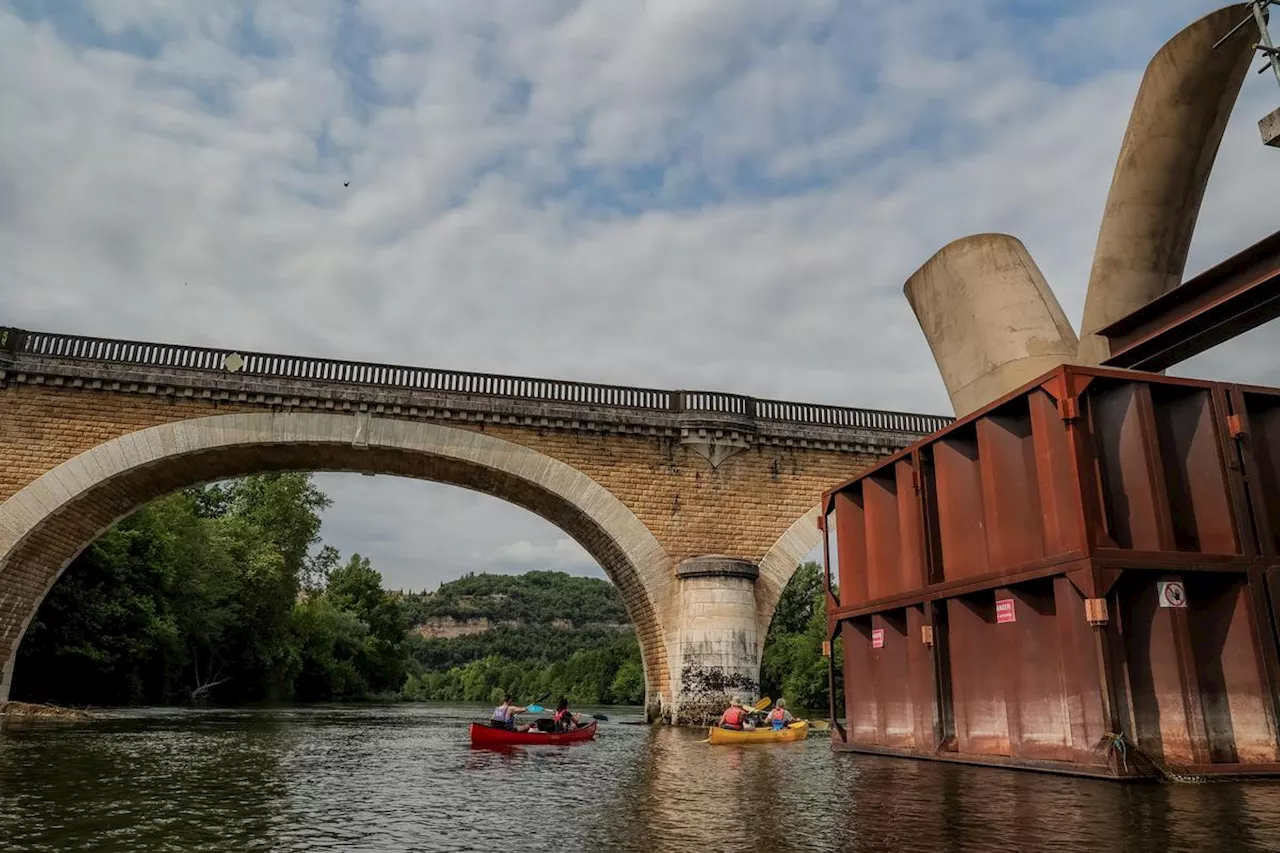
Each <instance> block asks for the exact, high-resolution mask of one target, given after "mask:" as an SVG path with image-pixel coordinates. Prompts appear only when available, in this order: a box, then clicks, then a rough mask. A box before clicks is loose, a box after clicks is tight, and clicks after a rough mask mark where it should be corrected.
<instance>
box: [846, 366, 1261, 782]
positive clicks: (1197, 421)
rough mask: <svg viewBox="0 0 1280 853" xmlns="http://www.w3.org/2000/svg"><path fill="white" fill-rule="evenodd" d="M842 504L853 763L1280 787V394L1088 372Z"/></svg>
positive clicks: (922, 450)
mask: <svg viewBox="0 0 1280 853" xmlns="http://www.w3.org/2000/svg"><path fill="white" fill-rule="evenodd" d="M824 507H825V509H826V511H828V512H833V514H832V515H831V516H830V517H829V523H828V526H833V527H834V530H832V531H828V532H829V536H828V538H827V560H828V565H829V566H830V564H831V561H832V555H831V553H830V552H831V551H832V550H834V551H835V552H836V554H835V556H836V557H837V558H838V559H837V561H838V572H837V573H836V574H835V576H834V577H832V578H831V580H832V581H833V582H836V581H838V583H836V584H835V588H834V590H832V591H831V596H830V599H829V605H830V608H831V609H830V610H829V611H828V612H829V614H830V615H829V629H830V632H831V634H832V635H833V636H839V637H840V641H841V644H842V646H843V657H844V666H843V671H842V673H841V674H842V675H843V679H842V680H843V685H844V688H843V696H842V698H843V700H844V705H845V718H846V719H845V726H844V727H843V728H838V729H833V731H834V734H833V743H834V744H835V745H836V746H837V747H839V748H847V749H854V750H861V751H868V752H880V753H889V754H901V755H911V756H917V757H929V758H938V759H944V760H954V761H966V762H976V763H986V764H1002V765H1012V766H1020V767H1033V768H1038V769H1048V770H1058V771H1063V772H1070V773H1087V774H1092V775H1099V776H1108V777H1129V776H1135V775H1138V776H1140V775H1146V774H1149V773H1152V772H1156V771H1155V769H1154V768H1155V767H1156V766H1162V767H1168V768H1177V769H1179V770H1180V772H1193V773H1215V774H1224V773H1225V774H1266V773H1280V735H1278V732H1280V726H1278V724H1277V720H1278V719H1280V644H1278V642H1277V637H1278V631H1280V625H1277V623H1276V614H1277V613H1280V389H1274V388H1243V387H1237V386H1232V385H1225V384H1222V383H1213V382H1203V381H1197V380H1188V379H1175V378H1171V377H1165V376H1160V375H1157V374H1147V373H1135V372H1131V371H1120V370H1112V369H1107V368H1081V367H1072V366H1064V367H1062V368H1058V369H1057V370H1055V371H1053V372H1051V373H1049V374H1047V375H1045V376H1043V377H1041V378H1039V379H1037V380H1035V381H1034V382H1032V383H1030V384H1029V385H1027V386H1025V387H1024V388H1022V389H1020V390H1019V391H1017V392H1015V393H1013V394H1011V395H1009V396H1007V397H1004V398H1002V399H1001V400H998V401H996V402H995V403H993V404H991V405H990V406H988V407H986V408H984V409H982V410H980V411H978V412H975V413H973V414H971V415H969V416H967V417H965V418H962V419H961V420H959V421H957V422H956V423H955V424H953V425H952V426H951V427H949V428H948V429H946V430H944V431H941V432H938V433H935V434H934V435H932V436H930V437H929V438H927V439H924V440H923V441H921V442H919V443H918V444H916V445H914V446H912V447H911V448H908V449H907V450H904V451H902V452H900V453H899V454H897V455H896V456H894V457H891V458H889V459H887V460H886V461H885V462H883V463H882V464H880V465H879V466H877V467H876V468H874V469H871V470H870V471H867V472H865V473H863V474H862V475H861V476H859V477H858V478H856V479H854V480H851V481H849V482H847V483H845V484H842V485H841V486H839V487H837V488H835V489H833V490H831V491H830V492H828V493H827V494H826V495H825V496H824ZM831 520H834V524H833V525H832V524H831V523H830V521H831ZM830 534H834V535H830ZM829 572H830V569H829ZM1170 584H1172V585H1173V586H1169V585H1170ZM1170 605H1174V606H1170ZM1176 605H1185V606H1176ZM873 636H874V637H876V641H875V642H873V640H872V638H873ZM926 637H927V638H928V641H927V642H926V640H925V638H926ZM834 681H835V679H833V683H834ZM833 698H834V692H833ZM833 715H834V708H833ZM1118 736H1123V742H1124V748H1123V750H1121V749H1120V748H1119V744H1120V741H1119V739H1118Z"/></svg>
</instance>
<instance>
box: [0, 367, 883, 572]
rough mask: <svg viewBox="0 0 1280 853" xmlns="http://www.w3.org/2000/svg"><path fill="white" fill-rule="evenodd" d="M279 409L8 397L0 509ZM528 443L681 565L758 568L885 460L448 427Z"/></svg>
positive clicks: (0, 401) (39, 391) (3, 401)
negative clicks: (68, 466)
mask: <svg viewBox="0 0 1280 853" xmlns="http://www.w3.org/2000/svg"><path fill="white" fill-rule="evenodd" d="M272 408H275V409H277V410H280V409H281V408H282V407H278V406H277V407H270V406H260V405H258V406H255V405H253V404H244V403H232V404H228V403H218V402H211V401H200V400H180V399H174V398H168V397H162V396H152V395H143V394H124V393H120V392H109V391H93V390H84V389H69V388H51V387H40V386H23V385H10V386H9V387H7V388H3V389H0V412H3V417H0V501H3V500H6V499H8V498H9V497H11V496H12V495H13V494H15V493H16V492H17V491H18V490H19V489H21V488H22V487H23V486H25V485H27V484H28V483H30V482H31V481H32V480H34V479H35V478H36V477H38V476H40V475H41V474H43V473H44V472H45V471H48V470H49V469H51V468H53V467H55V466H57V465H58V464H60V463H62V462H63V461H65V460H67V459H70V458H71V457H73V456H75V455H77V454H79V453H81V452H83V451H85V450H88V449H90V448H92V447H94V446H96V445H98V444H101V443H103V442H105V441H109V440H111V439H113V438H117V437H119V436H121V435H124V434H125V433H129V432H133V431H136V430H139V429H144V428H146V427H150V426H156V425H159V424H162V423H168V422H171V421H177V420H184V419H188V418H197V417H206V416H209V415H217V414H230V413H235V412H247V411H264V410H271V409H272ZM441 422H442V423H447V424H448V425H449V426H452V427H455V428H459V429H473V430H478V431H480V432H484V433H488V434H490V435H494V436H496V437H499V438H503V439H506V440H508V441H512V442H515V443H517V444H522V445H524V446H526V447H529V448H531V449H534V450H537V451H539V452H541V453H545V454H547V455H548V456H551V457H553V458H556V459H559V460H561V461H562V462H565V463H566V464H569V465H572V466H573V467H575V468H577V469H578V470H580V471H582V472H583V473H584V474H586V475H587V476H589V477H591V478H592V479H593V480H595V481H596V482H598V483H600V484H601V485H602V486H604V487H605V488H606V489H608V490H609V491H611V492H612V493H613V494H614V495H616V496H617V497H618V499H619V500H621V501H622V502H623V503H624V504H626V505H627V506H628V507H629V508H630V509H631V510H632V511H633V512H635V514H636V515H637V516H638V517H639V518H640V519H641V521H643V522H644V523H645V524H646V525H647V526H648V527H649V529H650V530H651V531H652V532H653V534H654V536H656V537H657V538H658V540H659V541H660V542H661V543H662V544H663V546H664V547H666V549H667V552H668V553H669V554H670V556H671V557H672V559H673V560H674V561H676V562H679V561H680V560H683V559H686V558H689V557H695V556H699V555H702V554H728V555H732V556H735V557H739V558H741V559H745V560H750V561H753V562H758V561H759V560H760V559H761V558H762V557H763V556H764V554H765V553H766V552H767V551H768V550H769V548H770V547H771V546H772V545H773V543H774V542H775V541H777V539H778V537H779V536H780V535H781V534H782V533H783V531H785V530H786V529H787V527H788V526H789V525H790V524H791V523H792V522H793V521H795V520H796V519H797V518H799V517H800V516H801V515H803V514H804V513H805V512H806V511H808V510H809V509H810V508H811V507H813V506H814V505H815V504H816V503H817V502H818V498H819V497H820V496H821V494H822V491H823V489H826V488H828V487H830V486H831V485H833V484H835V483H837V482H840V481H842V480H846V479H848V478H850V477H853V476H854V475H856V474H857V473H858V472H859V471H861V470H862V469H864V468H865V467H866V466H868V465H870V464H874V462H875V461H877V460H878V458H879V457H875V456H872V455H870V454H851V453H842V452H838V451H825V450H812V449H804V448H785V447H775V446H757V447H754V448H750V449H748V450H746V451H743V452H742V453H739V454H738V455H736V456H733V457H731V458H729V459H728V460H726V461H724V462H722V463H721V464H720V467H719V468H718V469H716V470H713V469H712V468H711V465H710V464H709V463H708V462H707V461H706V460H705V459H703V458H702V457H701V456H700V455H698V454H697V453H696V452H694V451H692V450H691V449H689V448H688V447H686V446H682V445H681V444H680V443H679V441H678V439H675V438H670V437H664V436H638V435H618V434H587V433H580V432H576V431H574V430H572V429H565V430H557V429H553V428H552V429H549V428H543V427H536V428H529V427H523V426H519V425H508V424H490V423H467V422H461V421H458V420H449V421H441Z"/></svg>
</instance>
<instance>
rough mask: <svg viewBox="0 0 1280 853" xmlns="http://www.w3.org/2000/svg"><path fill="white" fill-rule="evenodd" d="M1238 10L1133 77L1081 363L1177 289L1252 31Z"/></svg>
mask: <svg viewBox="0 0 1280 853" xmlns="http://www.w3.org/2000/svg"><path fill="white" fill-rule="evenodd" d="M1248 15H1249V9H1248V7H1247V6H1245V5H1242V4H1236V5H1232V6H1227V7H1226V8H1223V9H1219V10H1218V11H1216V12H1213V13H1211V14H1209V15H1206V16H1205V17H1203V18H1201V19H1200V20H1198V21H1196V22H1195V23H1194V24H1192V25H1191V26H1189V27H1187V28H1186V29H1184V30H1183V31H1182V32H1180V33H1178V34H1177V35H1176V36H1174V37H1173V38H1172V39H1170V40H1169V41H1168V43H1166V44H1165V45H1164V47H1162V48H1160V50H1159V51H1158V52H1157V53H1156V55H1155V56H1154V57H1153V58H1152V60H1151V62H1150V63H1149V64H1148V65H1147V71H1146V73H1145V74H1144V75H1143V77H1142V85H1141V87H1139V89H1138V96H1137V98H1136V99H1135V101H1134V105H1133V112H1132V113H1131V114H1130V116H1129V127H1128V130H1126V131H1125V135H1124V142H1123V143H1122V144H1121V146H1120V156H1119V158H1118V159H1117V161H1116V170H1115V174H1114V175H1113V176H1112V179H1111V190H1110V192H1109V193H1108V195H1107V206H1106V210H1105V211H1104V213H1103V215H1102V226H1101V228H1100V229H1099V231H1098V245H1097V249H1096V250H1095V252H1094V256H1093V269H1092V271H1091V272H1090V274H1089V291H1088V294H1087V295H1086V296H1085V304H1084V320H1083V322H1082V323H1081V326H1080V354H1079V361H1080V362H1081V363H1082V364H1100V363H1101V362H1103V361H1105V360H1106V359H1107V358H1108V357H1109V356H1110V354H1111V353H1110V351H1109V350H1108V348H1107V341H1106V339H1105V338H1102V337H1099V336H1098V335H1097V334H1096V332H1097V331H1098V330H1099V329H1102V328H1105V327H1106V326H1108V325H1110V324H1111V323H1113V322H1115V321H1116V320H1119V319H1120V318H1121V317H1124V316H1125V315H1127V314H1130V313H1132V312H1133V311H1136V310H1137V309H1139V308H1141V307H1142V306H1143V305H1145V304H1147V303H1148V302H1150V301H1151V300H1152V299H1155V298H1156V297H1157V296H1160V295H1161V294H1163V293H1165V292H1167V291H1169V290H1172V289H1173V288H1175V287H1177V286H1178V285H1179V284H1181V283H1182V274H1183V270H1184V267H1185V266H1186V261H1187V250H1188V248H1189V247H1190V245H1191V235H1192V233H1193V232H1194V230H1195V226H1196V217H1197V216H1199V214H1200V202H1201V201H1202V200H1203V199H1204V190H1205V186H1206V184H1207V183H1208V180H1209V171H1210V170H1211V169H1212V168H1213V161H1214V159H1215V158H1216V157H1217V155H1218V146H1219V144H1220V143H1221V142H1222V133H1223V131H1224V130H1225V129H1226V126H1227V119H1228V118H1229V117H1230V115H1231V108H1232V106H1234V105H1235V102H1236V97H1237V95H1239V93H1240V85H1241V83H1242V81H1243V80H1244V75H1245V73H1246V72H1247V71H1248V70H1249V62H1250V59H1251V58H1252V56H1253V50H1252V47H1251V45H1252V44H1253V43H1254V42H1256V41H1257V38H1258V28H1257V25H1256V24H1253V23H1249V24H1246V25H1245V26H1244V27H1241V28H1240V30H1239V31H1238V32H1236V34H1235V35H1234V36H1232V37H1231V39H1229V40H1228V41H1227V42H1225V43H1224V44H1222V45H1221V46H1220V47H1218V48H1217V49H1216V50H1215V49H1214V48H1213V44H1214V42H1216V41H1217V40H1218V39H1220V38H1222V36H1223V35H1225V34H1226V33H1227V32H1228V31H1229V30H1230V29H1231V28H1232V27H1233V26H1235V25H1236V24H1237V23H1239V22H1240V20H1241V19H1243V18H1245V17H1247V16H1248Z"/></svg>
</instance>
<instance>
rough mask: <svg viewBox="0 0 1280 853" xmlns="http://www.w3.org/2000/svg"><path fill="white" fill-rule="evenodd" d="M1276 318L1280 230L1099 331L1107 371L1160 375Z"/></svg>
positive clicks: (1279, 292)
mask: <svg viewBox="0 0 1280 853" xmlns="http://www.w3.org/2000/svg"><path fill="white" fill-rule="evenodd" d="M1277 317H1280V231H1277V232H1276V233H1274V234H1272V235H1271V236H1270V237H1267V238H1266V239H1264V240H1261V241H1259V242H1257V243H1255V244H1254V245H1252V246H1250V247H1249V248H1247V249H1245V250H1244V251H1242V252H1239V253H1237V254H1235V255H1233V256H1231V257H1230V258H1227V259H1226V260H1225V261H1223V262H1221V263H1220V264H1218V265H1216V266H1214V267H1212V268H1211V269H1208V270H1206V271H1205V272H1203V273H1201V274H1200V275H1198V276H1196V277H1195V278H1193V279H1190V280H1188V281H1186V282H1185V283H1183V284H1181V285H1179V286H1178V287H1176V288H1174V289H1173V290H1171V291H1169V292H1168V293H1166V294H1164V295H1163V296H1159V297H1157V298H1156V299H1153V300H1152V301H1151V302H1149V303H1147V304H1146V305H1144V306H1143V307H1142V308H1139V309H1138V310H1137V311H1135V312H1133V313H1132V314H1129V315H1128V316H1126V317H1123V318H1121V319H1120V320H1117V321H1116V322H1114V323H1112V324H1111V325H1109V326H1107V327H1105V328H1103V329H1101V330H1100V331H1099V334H1100V335H1102V336H1103V337H1104V338H1106V339H1107V342H1108V344H1109V346H1110V350H1111V356H1110V358H1108V359H1107V360H1106V361H1104V362H1103V363H1104V364H1106V365H1107V366H1109V367H1128V368H1133V369H1136V370H1151V371H1160V370H1165V369H1167V368H1169V367H1172V366H1173V365H1175V364H1178V363H1179V362H1182V361H1185V360H1186V359H1188V358H1191V357H1192V356H1194V355H1199V354H1200V353H1202V352H1204V351H1206V350H1208V349H1210V348H1211V347H1214V346H1217V345H1218V344H1220V343H1222V342H1224V341H1227V340H1230V339H1231V338H1234V337H1236V336H1237V335H1240V334H1243V333H1245V332H1247V331H1249V330H1251V329H1253V328H1256V327H1257V326H1260V325H1262V324H1263V323H1266V322H1268V321H1270V320H1274V319H1275V318H1277Z"/></svg>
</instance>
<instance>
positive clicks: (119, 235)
mask: <svg viewBox="0 0 1280 853" xmlns="http://www.w3.org/2000/svg"><path fill="white" fill-rule="evenodd" d="M1218 5H1219V4H1214V3H1207V2H1194V0H1160V2H1156V0H1146V2H1143V3H1141V4H1117V3H1113V2H1109V0H1076V2H1072V3H1047V2H1041V0H967V2H965V3H945V4H944V3H941V2H936V0H935V2H932V3H926V2H920V0H895V2H893V3H883V2H863V0H844V1H843V2H842V0H787V2H785V3H781V2H777V0H650V2H622V1H621V0H611V2H606V1H605V0H491V2H485V3H469V2H462V0H271V2H255V0H200V1H199V2H195V0H190V2H178V0H0V305H3V317H2V318H0V323H3V324H4V325H14V326H18V327H23V328H28V329H37V330H45V331H55V332H66V333H75V334H84V335H100V336H106V337H119V338H131V339H144V340H157V341H165V342H175V343H185V344H192V345H209V346H220V347H229V348H234V349H239V350H258V351H269V352H285V353H294V354H299V355H312V356H323V357H333V358H350V359H357V360H362V361H378V362H391V363H401V364H410V365H420V366H430V367H440V368H450V369H458V370H471V371H485V372H497V373H508V374H519V375H527V376H546V377H554V378H562V379H573V380H581V381H593V382H606V383H616V384H624V385H641V386H647V387H658V388H673V389H674V388H699V389H711V390H723V391H732V392H737V393H743V394H750V395H754V396H758V397H772V398H782V399H791V400H804V401H810V402H821V403H828V404H837V405H852V406H861V407H866V408H881V409H896V410H905V411H923V412H931V413H942V414H949V413H950V406H949V404H948V402H947V397H946V393H945V390H944V388H943V386H942V382H941V380H940V379H939V377H938V374H937V369H936V367H935V365H934V363H933V360H932V357H931V355H930V353H929V349H928V347H927V345H926V343H925V341H924V338H923V336H922V335H921V333H920V331H919V328H918V327H917V325H916V322H915V318H914V317H913V316H912V314H911V311H910V308H909V306H908V305H907V302H906V300H905V299H904V298H903V296H902V284H903V282H904V281H905V280H906V278H907V276H908V275H910V274H911V272H913V271H914V270H915V269H916V268H917V267H918V266H919V265H920V264H921V263H923V262H924V261H925V260H926V259H927V258H928V257H929V256H930V255H931V254H932V253H933V252H934V251H936V250H937V249H938V248H940V247H941V246H942V245H943V244H945V243H947V242H949V241H951V240H953V239H956V238H959V237H962V236H965V235H967V234H972V233H977V232H984V231H1001V232H1006V233H1010V234H1013V235H1015V236H1017V237H1018V238H1019V239H1021V240H1022V241H1023V242H1024V243H1025V244H1026V245H1027V247H1028V249H1029V251H1030V252H1031V254H1032V256H1033V257H1034V258H1035V260H1036V261H1037V263H1038V264H1039V266H1040V268H1041V270H1042V271H1043V272H1044V274H1045V276H1046V278H1047V279H1048V281H1049V282H1050V284H1051V285H1052V287H1053V288H1054V290H1055V292H1056V293H1057V295H1058V298H1059V300H1060V302H1061V303H1062V305H1063V308H1064V309H1065V311H1066V313H1067V315H1068V317H1070V318H1071V319H1072V320H1073V321H1074V322H1076V323H1077V324H1078V322H1079V318H1080V315H1081V311H1082V308H1083V304H1084V289H1085V284H1086V281H1087V277H1088V270H1089V265H1090V263H1091V260H1092V255H1093V249H1094V244H1095V241H1096V239H1097V229H1098V224H1099V221H1100V216H1101V212H1102V207H1103V203H1104V201H1105V198H1106V192H1107V188H1108V186H1109V184H1110V180H1111V175H1112V171H1113V168H1114V165H1115V158H1116V154H1117V152H1118V150H1119V146H1120V141H1121V138H1122V136H1123V133H1124V128H1125V125H1126V123H1127V121H1128V116H1129V110H1130V109H1131V107H1132V104H1133V98H1134V95H1135V94H1136V92H1137V87H1138V83H1139V80H1140V79H1141V74H1142V71H1143V68H1144V67H1145V65H1146V63H1147V61H1148V60H1149V59H1150V57H1151V56H1152V55H1153V54H1154V53H1155V51H1156V50H1157V49H1158V48H1159V47H1160V45H1161V44H1163V43H1164V42H1165V41H1166V40H1167V39H1168V38H1170V37H1171V36H1173V35H1174V33H1176V32H1177V31H1178V30H1179V29H1181V28H1182V27H1184V26H1185V25H1187V24H1189V23H1190V22H1192V21H1193V20H1195V19H1196V18H1198V17H1200V16H1201V15H1203V14H1205V13H1206V12H1208V11H1211V10H1212V9H1214V8H1216V7H1217V6H1218ZM1257 64H1260V63H1258V62H1255V65H1257ZM1277 105H1280V88H1277V86H1276V83H1275V80H1274V78H1273V77H1271V76H1270V75H1255V74H1252V73H1251V74H1250V75H1249V76H1248V78H1247V79H1246V81H1245V87H1244V91H1243V92H1242V94H1241V98H1240V101H1239V103H1238V104H1237V106H1236V108H1235V111H1234V113H1233V115H1232V119H1231V123H1230V126H1229V127H1228V130H1227V134H1226V138H1225V139H1224V141H1223V145H1222V148H1221V151H1220V153H1219V156H1218V161H1217V164H1216V167H1215V170H1214V173H1213V176H1212V178H1211V180H1210V184H1209V189H1208V193H1207V195H1206V198H1205V202H1204V206H1203V209H1202V213H1201V218H1200V224H1199V227H1198V229H1197V232H1196V235H1195V238H1194V242H1193V244H1192V248H1191V255H1190V259H1189V263H1188V269H1187V273H1188V275H1190V274H1194V273H1196V272H1198V271H1200V270H1202V269H1204V268H1205V267H1207V266H1210V265H1212V264H1213V263H1214V262H1216V261H1218V260H1220V259H1222V258H1224V257H1226V256H1228V255H1230V254H1232V253H1234V252H1235V251H1237V250H1239V249H1241V248H1243V247H1245V246H1247V245H1249V244H1250V243H1253V242H1255V241H1256V240H1258V239H1261V238H1262V237H1264V236H1266V235H1267V234H1269V233H1270V232H1272V231H1274V230H1275V229H1276V228H1277V227H1278V226H1280V217H1278V216H1277V215H1274V214H1272V213H1270V212H1269V210H1270V208H1268V207H1267V206H1266V205H1265V204H1264V203H1262V200H1263V199H1266V198H1270V197H1273V196H1274V195H1275V193H1276V190H1277V189H1280V151H1277V150H1274V149H1270V148H1266V147H1265V146H1263V145H1262V144H1261V142H1260V140H1259V136H1258V130H1257V127H1256V122H1257V120H1258V119H1259V118H1260V117H1261V116H1263V115H1264V114H1266V113H1268V112H1270V111H1271V110H1272V109H1273V108H1274V107H1276V106H1277ZM344 182H349V183H350V186H349V187H347V186H344ZM1278 366H1280V334H1278V333H1277V327H1276V325H1275V324H1272V325H1270V326H1266V327H1262V328H1261V329H1258V330H1255V331H1254V332H1252V333H1250V334H1249V335H1246V336H1244V337H1242V338H1240V339H1237V340H1236V341H1233V342H1231V343H1229V344H1226V345H1223V346H1221V347H1219V348H1217V349H1215V350H1213V351H1211V352H1210V353H1206V354H1205V355H1203V356H1200V357H1198V358H1196V359H1194V360H1192V361H1190V362H1187V363H1186V364H1184V365H1181V366H1180V367H1179V368H1177V369H1175V370H1174V371H1171V372H1173V373H1176V374H1179V375H1189V376H1203V377H1208V378H1216V379H1236V380H1241V381H1252V382H1259V383H1264V384H1280V380H1277V378H1276V374H1277V367H1278ZM318 482H319V483H320V484H321V486H322V487H323V488H324V489H325V490H326V491H327V492H328V493H329V494H330V496H331V497H332V498H333V500H334V503H333V506H332V507H331V508H330V509H329V510H328V511H327V512H326V514H325V523H324V531H323V535H324V538H325V541H326V542H328V543H329V544H332V545H335V546H336V547H338V548H339V549H341V550H342V551H343V552H344V553H350V552H352V551H359V552H360V553H362V554H365V555H366V556H369V557H370V558H371V559H372V560H373V562H374V564H375V566H377V567H378V568H379V569H380V570H381V571H382V572H383V575H384V577H385V580H386V582H387V584H388V585H389V586H391V587H401V588H411V589H422V588H434V587H435V586H436V585H437V584H438V583H439V582H440V581H442V580H447V579H450V578H454V577H457V576H458V575H460V574H461V573H463V572H465V571H508V572H510V571H524V570H527V569H533V568H556V569H562V570H565V571H571V572H574V573H577V574H590V575H595V576H603V575H602V573H601V572H600V570H599V569H598V568H597V567H595V566H594V565H593V563H592V561H591V560H590V558H589V557H587V555H586V554H585V552H583V551H582V549H581V548H579V547H578V546H577V545H576V544H575V543H573V542H572V541H570V540H569V539H567V537H565V536H564V534H562V533H561V532H560V531H558V530H557V529H556V528H554V527H552V526H550V525H549V524H547V523H545V522H543V521H542V520H541V519H539V518H538V517H536V516H534V515H531V514H529V513H528V512H526V511H524V510H521V509H518V508H516V507H514V506H511V505H509V504H505V503H503V502H502V501H499V500H497V499H494V498H491V497H487V496H483V495H478V494H475V493H470V492H467V491H465V490H461V489H457V488H453V487H445V486H440V485H436V484H431V483H424V482H415V481H406V480H398V479H395V478H388V477H375V478H370V477H361V476H359V475H336V474H325V475H319V477H318Z"/></svg>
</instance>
